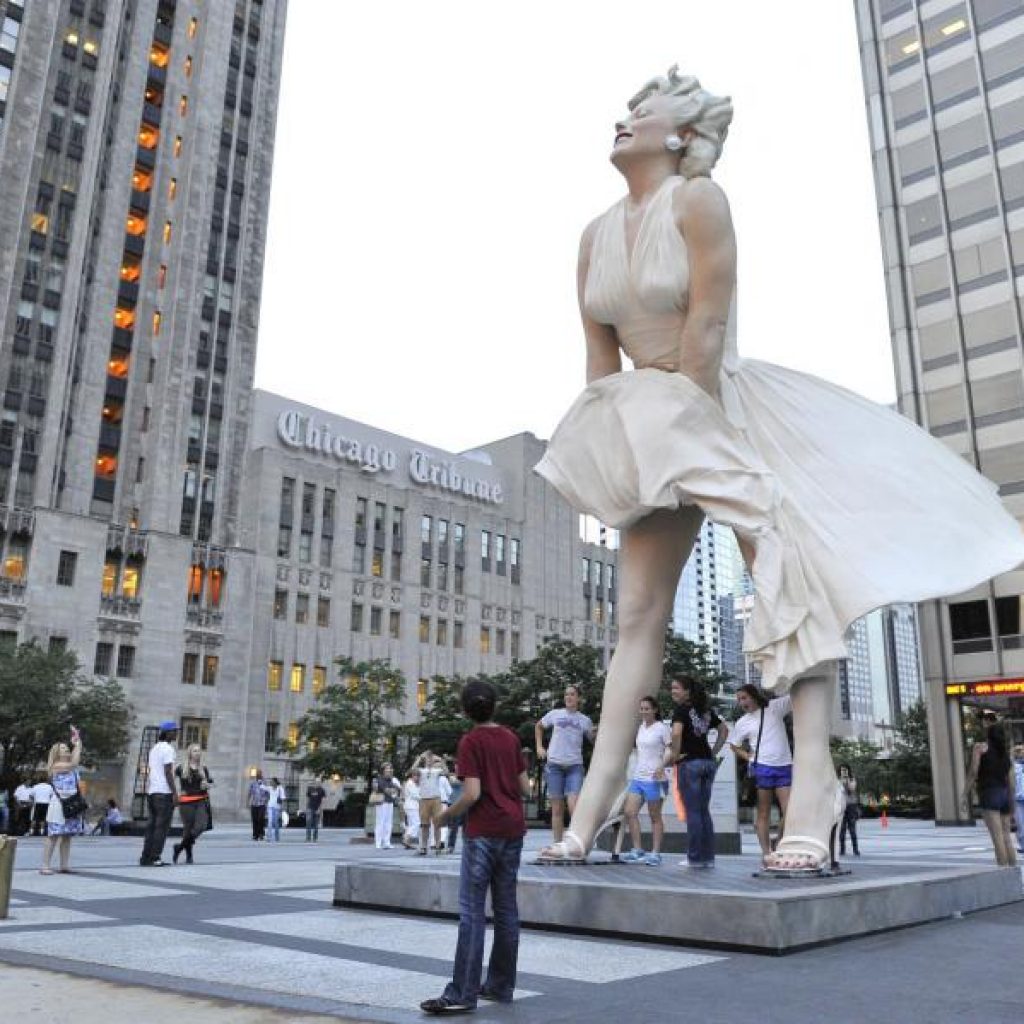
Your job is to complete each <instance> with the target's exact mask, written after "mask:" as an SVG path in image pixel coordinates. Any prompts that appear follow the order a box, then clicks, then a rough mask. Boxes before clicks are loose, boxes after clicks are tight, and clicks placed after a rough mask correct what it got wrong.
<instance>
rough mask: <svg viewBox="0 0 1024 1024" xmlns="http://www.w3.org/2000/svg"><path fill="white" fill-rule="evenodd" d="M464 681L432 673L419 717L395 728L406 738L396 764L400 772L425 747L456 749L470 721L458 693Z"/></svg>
mask: <svg viewBox="0 0 1024 1024" xmlns="http://www.w3.org/2000/svg"><path fill="white" fill-rule="evenodd" d="M480 678H486V677H480ZM465 682H466V680H464V679H462V678H461V677H460V676H456V677H455V678H454V679H446V678H445V677H444V676H434V678H433V679H432V680H431V686H430V693H429V694H428V695H427V701H426V704H424V706H423V710H422V712H421V715H420V720H419V721H418V722H415V723H413V724H412V725H405V726H400V727H399V728H398V729H397V730H395V731H396V734H397V735H400V736H401V735H404V736H408V738H409V748H408V751H409V752H408V756H407V757H406V758H405V763H403V764H400V765H395V768H396V770H398V771H399V772H400V773H404V772H405V771H406V770H407V769H408V767H409V764H411V763H412V761H414V760H415V759H416V757H417V755H418V754H420V753H422V752H423V751H424V750H432V751H434V753H436V754H454V753H455V751H456V748H457V747H458V745H459V740H460V739H461V738H462V736H463V735H464V734H465V733H466V732H468V731H469V729H470V726H471V725H472V722H470V721H469V719H468V718H466V716H465V715H464V714H463V713H462V702H461V700H460V695H461V693H462V687H463V685H464V684H465Z"/></svg>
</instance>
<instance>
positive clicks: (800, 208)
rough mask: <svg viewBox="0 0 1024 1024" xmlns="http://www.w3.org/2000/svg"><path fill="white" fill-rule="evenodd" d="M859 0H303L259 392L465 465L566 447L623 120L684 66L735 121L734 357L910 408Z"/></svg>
mask: <svg viewBox="0 0 1024 1024" xmlns="http://www.w3.org/2000/svg"><path fill="white" fill-rule="evenodd" d="M852 7H853V5H852V4H850V3H848V2H836V0H829V2H822V0H787V2H786V3H785V4H776V3H764V2H761V0H704V2H700V3H697V2H692V0H673V2H660V0H647V2H645V3H626V2H625V0H622V2H615V3H611V2H602V0H558V2H552V0H544V2H539V0H519V2H518V3H515V4H502V5H496V4H491V3H481V2H480V0H435V2H433V3H422V2H413V0H391V2H389V3H323V2H319V0H291V4H290V8H289V14H288V28H287V33H286V43H285V59H284V72H283V82H282V88H281V98H280V109H279V116H278V126H277V146H276V152H275V159H274V184H273V191H272V197H271V204H270V229H269V240H268V248H267V258H266V269H265V278H264V290H263V307H262V315H261V320H260V347H259V360H258V363H257V372H256V382H257V385H258V386H260V387H263V388H267V389H270V390H273V391H276V392H278V393H280V394H284V395H287V396H290V397H292V398H295V399H297V400H300V401H303V402H308V403H310V404H312V405H315V406H319V407H321V408H324V409H326V410H330V411H334V412H336V413H338V414H339V415H343V416H347V417H350V418H352V419H356V420H361V421H364V422H367V423H370V424H373V425H374V426H377V427H380V428H383V429H387V430H391V431H394V432H396V433H399V434H403V435H406V436H408V437H413V438H416V439H418V440H421V441H424V442H426V443H428V444H432V445H435V446H438V447H441V448H447V449H450V450H453V451H457V450H461V449H464V448H470V447H473V446H474V445H477V444H480V443H483V442H486V441H489V440H493V439H496V438H499V437H504V436H507V435H509V434H514V433H518V432H520V431H523V430H529V431H533V432H534V433H535V434H537V435H538V436H540V437H548V436H550V434H551V431H552V429H553V428H554V426H555V424H556V423H557V422H558V419H559V417H560V416H561V415H562V413H563V412H564V411H565V409H566V408H567V407H568V405H569V403H570V402H571V401H572V399H573V398H574V397H575V395H576V394H577V392H578V391H579V390H580V388H581V387H582V386H583V355H584V350H583V341H582V334H581V331H580V328H579V322H578V312H577V308H576V296H575V284H574V273H575V264H576V250H577V245H578V240H579V234H580V231H581V230H582V228H583V226H584V225H585V224H586V223H587V221H588V220H590V219H591V218H592V217H594V216H595V215H596V214H598V213H600V212H601V211H603V210H604V209H605V208H607V207H608V206H609V205H611V204H612V203H613V202H615V201H616V200H617V199H618V198H619V197H620V196H621V194H622V192H623V185H622V179H621V178H620V177H619V175H618V174H617V172H616V171H615V170H614V168H613V167H612V166H611V164H610V163H609V162H608V153H609V152H610V150H611V145H612V138H613V134H614V133H613V124H614V121H615V119H616V118H617V117H619V116H620V115H621V114H622V113H623V112H624V110H625V101H626V99H627V98H628V97H629V96H631V95H632V94H633V92H635V90H636V89H637V88H638V87H639V86H640V85H641V84H643V82H644V81H645V80H646V79H648V78H649V77H651V76H652V75H655V74H659V73H664V72H665V71H666V70H667V68H668V67H669V66H670V65H671V64H673V63H677V62H678V63H679V65H680V68H681V70H682V71H683V72H684V73H690V74H696V75H697V76H698V77H699V78H700V79H701V82H702V84H703V85H704V86H705V87H706V88H708V89H710V90H711V91H713V92H719V93H727V94H729V95H731V96H732V98H733V103H734V107H735V115H734V118H733V124H732V129H731V132H730V135H729V139H728V142H727V143H726V147H725V153H724V155H723V157H722V159H721V161H720V163H719V165H718V168H717V170H716V172H715V173H716V178H717V180H718V181H719V182H720V183H721V185H722V186H723V187H724V188H725V190H726V192H727V193H728V195H729V199H730V202H731V204H732V210H733V217H734V219H735V222H736V232H737V237H738V243H739V259H740V262H739V344H740V352H741V355H746V356H753V357H756V358H759V359H767V360H770V361H773V362H777V363H781V364H784V365H786V366H791V367H795V368H798V369H802V370H806V371H808V372H811V373H816V374H818V375H820V376H822V377H826V378H828V379H830V380H833V381H836V382H837V383H840V384H843V385H845V386H847V387H850V388H852V389H853V390H856V391H859V392H861V393H862V394H865V395H867V396H868V397H870V398H873V399H876V400H878V401H884V402H888V401H891V400H892V398H893V394H894V388H893V379H892V364H891V357H890V349H889V334H888V320H887V316H886V310H885V294H884V286H883V277H882V265H881V258H880V246H879V240H878V227H877V216H876V210H875V205H874V190H873V184H872V178H871V163H870V148H869V143H868V137H867V127H866V121H865V114H864V98H863V92H862V87H861V76H860V66H859V61H858V51H857V36H856V31H855V28H854V17H853V11H852Z"/></svg>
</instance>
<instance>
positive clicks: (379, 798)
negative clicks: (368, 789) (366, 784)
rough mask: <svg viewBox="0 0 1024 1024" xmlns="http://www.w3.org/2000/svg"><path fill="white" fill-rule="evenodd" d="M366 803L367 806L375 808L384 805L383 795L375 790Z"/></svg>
mask: <svg viewBox="0 0 1024 1024" xmlns="http://www.w3.org/2000/svg"><path fill="white" fill-rule="evenodd" d="M366 802H367V803H368V804H370V805H371V806H373V807H376V806H377V805H378V804H382V803H384V794H383V793H381V792H380V790H377V789H375V790H374V791H373V792H372V793H371V794H370V799H369V800H367V801H366Z"/></svg>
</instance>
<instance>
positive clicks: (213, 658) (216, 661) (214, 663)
mask: <svg viewBox="0 0 1024 1024" xmlns="http://www.w3.org/2000/svg"><path fill="white" fill-rule="evenodd" d="M219 665H220V658H218V657H217V655H216V654H207V655H206V657H205V658H203V686H216V685H217V668H218V666H219Z"/></svg>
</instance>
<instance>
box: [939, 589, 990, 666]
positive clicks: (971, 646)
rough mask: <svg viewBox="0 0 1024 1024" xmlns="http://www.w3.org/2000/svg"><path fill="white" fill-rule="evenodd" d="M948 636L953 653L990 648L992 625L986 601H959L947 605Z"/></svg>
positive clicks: (980, 650) (973, 651)
mask: <svg viewBox="0 0 1024 1024" xmlns="http://www.w3.org/2000/svg"><path fill="white" fill-rule="evenodd" d="M949 627H950V636H951V639H952V641H953V653H954V654H977V653H980V652H982V651H990V650H992V627H991V623H990V622H989V615H988V602H987V601H959V602H957V603H956V604H951V605H950V606H949Z"/></svg>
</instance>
